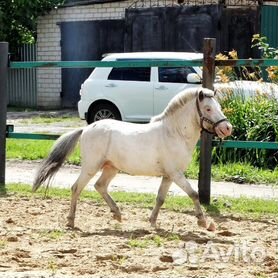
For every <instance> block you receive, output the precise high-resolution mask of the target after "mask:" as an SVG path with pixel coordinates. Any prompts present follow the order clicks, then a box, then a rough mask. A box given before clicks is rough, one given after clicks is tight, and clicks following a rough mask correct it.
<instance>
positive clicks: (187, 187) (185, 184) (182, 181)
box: [172, 172, 207, 229]
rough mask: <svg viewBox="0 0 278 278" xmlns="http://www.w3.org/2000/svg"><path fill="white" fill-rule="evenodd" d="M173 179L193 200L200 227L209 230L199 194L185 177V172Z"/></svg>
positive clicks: (177, 174)
mask: <svg viewBox="0 0 278 278" xmlns="http://www.w3.org/2000/svg"><path fill="white" fill-rule="evenodd" d="M172 179H173V181H174V182H175V183H176V184H177V185H178V186H179V187H180V188H181V189H182V190H183V191H184V192H186V193H187V195H188V196H189V197H190V198H191V199H192V201H193V203H194V206H195V213H196V216H197V218H198V222H197V223H198V225H199V226H201V227H203V228H206V229H207V220H206V217H205V215H204V213H203V211H202V208H201V205H200V201H199V194H198V193H197V192H196V191H195V190H193V188H192V187H191V185H190V183H189V182H188V181H187V180H186V178H185V177H184V174H183V172H179V173H176V174H174V175H173V177H172Z"/></svg>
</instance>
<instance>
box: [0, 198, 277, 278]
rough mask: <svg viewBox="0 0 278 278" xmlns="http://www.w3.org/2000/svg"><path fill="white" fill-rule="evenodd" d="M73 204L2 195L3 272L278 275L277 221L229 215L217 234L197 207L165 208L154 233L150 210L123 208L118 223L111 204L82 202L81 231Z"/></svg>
mask: <svg viewBox="0 0 278 278" xmlns="http://www.w3.org/2000/svg"><path fill="white" fill-rule="evenodd" d="M68 209H69V201H68V200H55V199H40V198H36V197H30V198H27V197H24V198H23V197H21V198H20V197H17V196H7V197H3V198H1V201H0V276H1V275H3V276H2V277H17V276H16V275H15V276H12V274H11V273H26V276H24V277H29V276H28V275H27V274H28V272H29V273H30V272H31V273H41V274H43V273H48V275H54V277H55V275H58V276H59V275H69V276H70V277H72V276H83V277H99V276H102V277H103V276H105V277H112V276H113V277H137V276H138V275H139V276H140V277H181V276H183V277H245V278H248V277H278V266H277V261H276V259H277V257H276V256H277V245H278V242H277V223H276V221H275V220H274V219H269V218H267V219H260V220H252V219H247V218H242V217H239V216H236V215H226V216H225V215H222V216H218V217H215V218H214V219H215V222H216V223H217V226H218V229H217V231H216V232H209V231H206V230H204V229H201V228H199V227H198V226H197V224H196V219H195V217H194V216H193V211H186V212H183V213H179V212H172V211H167V210H165V209H162V211H161V213H160V215H159V221H158V222H159V228H158V229H157V230H154V229H152V228H151V227H150V225H149V223H148V221H147V219H148V216H149V214H150V212H151V210H150V209H143V208H134V207H130V206H127V205H121V209H122V211H123V215H124V221H123V222H122V223H118V222H116V220H113V219H112V217H111V215H110V212H109V210H108V207H106V206H103V205H100V204H95V203H91V202H89V201H81V202H80V203H79V204H78V208H77V218H76V226H77V228H76V229H75V230H67V229H65V221H66V219H65V218H66V215H67V212H68ZM5 274H6V276H5ZM58 276H57V277H58ZM30 277H33V276H32V275H31V276H30ZM41 277H44V276H41Z"/></svg>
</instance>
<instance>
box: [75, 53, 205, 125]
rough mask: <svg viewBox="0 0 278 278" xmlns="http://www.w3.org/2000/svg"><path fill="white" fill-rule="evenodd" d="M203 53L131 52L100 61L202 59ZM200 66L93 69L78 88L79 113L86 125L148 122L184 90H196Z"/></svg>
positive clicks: (110, 56) (199, 76)
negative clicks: (112, 121) (107, 121)
mask: <svg viewBox="0 0 278 278" xmlns="http://www.w3.org/2000/svg"><path fill="white" fill-rule="evenodd" d="M202 57H203V54H202V53H188V52H138V53H136V52H134V53H120V54H110V55H107V56H106V57H105V58H104V59H103V60H102V61H140V60H159V61H161V60H201V59H202ZM201 75H202V71H201V69H200V68H199V67H166V68H165V67H161V68H158V67H141V68H111V67H110V68H95V69H94V70H93V72H92V73H91V75H90V76H89V77H88V79H87V80H86V81H85V82H84V83H83V84H82V85H81V89H80V96H81V99H80V101H79V102H78V111H79V115H80V118H81V119H86V120H87V122H88V123H92V122H94V121H97V120H100V119H105V118H113V119H117V120H123V121H127V122H148V121H149V120H150V118H151V117H152V116H154V115H157V114H159V113H161V112H162V111H163V110H164V108H165V107H166V105H167V104H168V102H169V101H170V100H171V99H172V98H173V97H174V96H175V95H176V94H177V93H178V92H180V91H182V90H184V89H186V88H192V87H199V86H200V84H201Z"/></svg>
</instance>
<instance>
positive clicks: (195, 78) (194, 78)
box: [186, 73, 201, 84]
mask: <svg viewBox="0 0 278 278" xmlns="http://www.w3.org/2000/svg"><path fill="white" fill-rule="evenodd" d="M186 80H187V82H188V83H191V84H200V83H201V78H200V76H199V75H198V74H197V73H189V74H188V75H187V77H186Z"/></svg>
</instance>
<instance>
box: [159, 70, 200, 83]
mask: <svg viewBox="0 0 278 278" xmlns="http://www.w3.org/2000/svg"><path fill="white" fill-rule="evenodd" d="M189 73H195V71H194V69H193V68H192V67H178V68H173V67H169V68H168V67H167V68H159V69H158V75H159V76H158V78H159V82H170V83H187V75H188V74H189Z"/></svg>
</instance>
